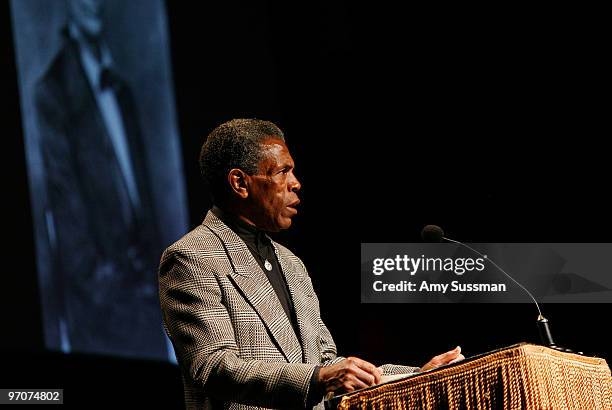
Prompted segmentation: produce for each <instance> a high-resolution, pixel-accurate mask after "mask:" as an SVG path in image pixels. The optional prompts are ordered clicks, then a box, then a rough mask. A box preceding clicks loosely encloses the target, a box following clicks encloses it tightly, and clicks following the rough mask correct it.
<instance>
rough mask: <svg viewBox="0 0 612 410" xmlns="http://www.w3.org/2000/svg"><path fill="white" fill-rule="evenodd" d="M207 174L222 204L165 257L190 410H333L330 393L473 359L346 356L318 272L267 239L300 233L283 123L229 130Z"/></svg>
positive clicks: (220, 134)
mask: <svg viewBox="0 0 612 410" xmlns="http://www.w3.org/2000/svg"><path fill="white" fill-rule="evenodd" d="M200 166H201V170H202V174H203V176H204V177H205V179H206V181H207V182H208V185H209V187H210V189H211V192H212V193H213V200H214V203H215V206H214V207H213V208H212V210H211V211H209V212H208V214H207V215H206V217H205V219H204V221H203V222H202V224H201V225H200V226H198V227H197V228H195V229H194V230H193V231H191V232H190V233H188V234H187V235H185V236H184V237H183V238H182V239H180V240H179V241H178V242H176V243H174V244H173V245H172V246H170V247H169V248H168V249H167V250H166V251H165V252H164V254H163V256H162V260H161V264H160V270H159V286H160V299H161V307H162V311H163V316H164V324H165V326H166V330H167V332H168V335H169V336H170V339H171V340H172V343H173V345H174V348H175V351H176V354H177V358H178V361H179V365H180V366H181V369H182V375H183V383H184V387H185V401H186V405H187V408H188V409H202V408H219V409H222V408H223V409H224V408H261V407H264V408H269V407H273V408H312V407H314V406H316V407H318V408H322V407H323V404H322V400H323V396H324V394H326V393H330V392H334V393H341V392H347V391H353V390H356V389H360V388H364V387H367V386H369V385H372V384H374V383H378V382H380V380H381V376H382V375H383V374H387V375H388V374H397V373H413V372H415V371H419V370H428V369H431V368H434V367H437V366H440V365H443V364H447V363H452V362H455V361H459V360H461V359H463V356H462V355H461V352H460V348H456V349H454V350H451V351H449V352H446V353H444V354H441V355H439V356H436V357H434V358H433V359H432V360H430V361H429V362H428V363H427V364H425V365H424V366H423V367H421V368H418V367H410V366H400V365H389V364H386V365H383V366H380V367H376V366H375V365H373V364H371V363H369V362H367V361H365V360H362V359H359V358H356V357H349V358H344V357H341V356H338V355H337V352H336V345H335V344H334V340H333V338H332V335H331V334H330V332H329V330H328V329H327V327H326V326H325V324H324V323H323V320H322V319H321V314H320V312H319V301H318V299H317V295H316V294H315V292H314V289H313V287H312V282H311V280H310V277H309V275H308V272H307V271H306V267H305V266H304V264H303V263H302V261H301V260H300V259H299V258H298V257H297V256H295V255H294V254H293V253H292V252H291V251H290V250H289V249H287V248H285V247H284V246H282V245H280V244H278V243H276V242H274V241H273V240H271V239H270V237H269V236H268V235H267V232H278V231H280V230H283V229H288V228H289V227H290V226H291V223H292V218H293V217H294V216H295V215H296V214H297V212H298V211H297V206H298V204H299V202H300V201H299V198H298V193H299V191H300V188H301V184H300V182H299V181H298V179H297V178H296V176H295V174H294V172H293V171H294V162H293V158H292V157H291V154H290V153H289V149H288V148H287V145H286V144H285V137H284V136H283V133H282V132H281V130H280V129H279V128H278V127H277V126H276V125H274V124H273V123H271V122H268V121H261V120H249V119H243V120H232V121H229V122H227V123H225V124H222V125H220V126H219V127H217V128H216V129H215V130H213V131H212V133H211V134H210V135H209V137H208V139H207V141H206V143H205V144H204V146H203V147H202V151H201V155H200ZM314 246H321V245H320V244H315V245H314Z"/></svg>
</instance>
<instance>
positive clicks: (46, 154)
mask: <svg viewBox="0 0 612 410" xmlns="http://www.w3.org/2000/svg"><path fill="white" fill-rule="evenodd" d="M64 37H65V39H64V45H63V47H62V48H61V49H60V50H59V52H58V53H57V55H56V56H55V57H54V59H53V60H52V62H51V63H50V65H49V67H48V69H47V70H46V72H45V73H44V74H43V76H42V77H41V78H40V80H39V81H38V83H37V84H36V88H35V93H36V94H35V105H36V110H37V113H36V114H37V119H38V128H39V134H40V148H41V152H42V157H43V173H44V178H45V181H46V190H47V195H46V197H47V203H46V204H45V209H46V215H45V218H46V221H47V228H48V229H47V231H48V238H49V250H50V254H51V257H52V264H53V267H52V278H51V279H49V284H48V286H49V288H48V289H47V290H48V291H49V290H51V291H54V292H57V294H56V295H54V297H55V300H57V301H58V302H59V303H58V305H59V306H58V308H57V311H56V312H53V314H50V312H46V313H47V315H46V317H50V316H52V315H53V316H58V317H57V318H55V319H56V320H58V321H61V323H62V324H63V325H62V331H63V332H64V333H65V334H64V335H63V337H64V338H67V339H68V340H67V341H64V340H62V343H67V344H69V348H70V350H76V351H81V352H98V353H111V354H121V355H132V354H133V355H138V356H147V357H159V358H165V357H166V355H167V353H166V347H165V341H164V336H163V329H162V325H161V317H160V314H159V307H158V303H157V294H156V290H157V289H156V282H155V272H156V271H157V261H158V260H159V254H160V253H161V250H162V249H161V246H160V245H159V244H156V241H157V240H158V239H157V238H158V234H157V229H156V221H155V217H154V215H153V205H152V199H151V187H150V184H149V181H148V176H147V174H148V167H147V163H146V161H145V158H146V156H145V155H144V153H145V142H144V141H143V136H142V133H141V130H140V127H139V124H138V113H137V110H136V107H135V104H134V101H133V98H132V95H131V92H130V90H129V88H128V86H127V84H126V83H125V81H123V80H122V79H121V78H120V77H119V76H118V75H116V76H115V78H114V80H115V85H116V87H115V96H116V101H117V103H118V106H119V110H120V115H121V118H122V120H123V125H124V130H125V137H126V140H127V145H128V146H127V149H128V151H129V153H130V157H131V166H132V169H133V175H134V180H135V183H136V186H137V189H138V195H139V197H140V201H141V206H140V207H139V209H138V210H137V211H134V212H133V215H132V218H131V219H126V216H125V209H126V200H125V199H126V196H127V193H126V186H125V182H124V180H123V177H122V174H121V169H120V164H119V162H118V159H117V157H116V153H115V150H114V148H113V145H112V141H111V139H110V138H109V134H108V132H107V129H106V126H105V123H104V121H103V118H102V115H101V112H100V108H99V107H98V104H97V101H96V98H95V95H94V93H93V91H92V88H91V85H90V83H89V81H88V78H87V76H86V73H85V71H84V67H83V66H82V62H81V58H80V54H79V48H78V47H79V46H78V43H77V42H76V41H75V40H74V39H72V38H71V37H70V36H69V35H68V32H67V30H64ZM58 343H59V342H56V343H53V342H52V343H51V344H58ZM55 347H57V346H55Z"/></svg>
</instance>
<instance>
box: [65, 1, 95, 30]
mask: <svg viewBox="0 0 612 410" xmlns="http://www.w3.org/2000/svg"><path fill="white" fill-rule="evenodd" d="M102 3H103V1H102V0H69V2H68V4H69V6H70V15H71V17H72V21H74V23H75V24H76V25H77V26H78V27H79V29H80V30H81V32H82V33H83V34H85V35H86V36H87V37H89V38H98V37H100V34H101V32H102Z"/></svg>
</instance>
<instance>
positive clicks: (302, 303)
mask: <svg viewBox="0 0 612 410" xmlns="http://www.w3.org/2000/svg"><path fill="white" fill-rule="evenodd" d="M272 244H273V245H274V252H275V253H276V257H277V258H278V260H279V261H280V265H281V268H282V270H283V273H284V275H285V279H286V281H287V285H288V286H289V293H290V294H291V299H292V300H293V306H294V308H295V312H296V317H297V322H298V327H299V329H300V335H299V336H300V341H301V346H302V349H303V355H304V362H305V363H319V362H320V360H318V358H316V359H313V358H311V357H310V354H309V353H310V352H311V350H312V349H310V348H309V341H312V340H313V338H311V337H310V335H309V334H308V331H309V330H311V329H312V325H310V326H309V325H308V323H307V322H306V321H305V319H306V318H305V313H306V312H311V311H312V306H309V304H310V303H312V301H311V300H309V299H310V298H312V296H313V295H312V294H305V293H304V292H303V291H301V290H300V287H299V286H298V284H299V283H301V282H302V281H304V280H305V279H306V277H305V276H304V275H305V272H304V273H301V271H302V270H301V269H298V267H296V266H295V264H294V263H292V262H291V261H290V260H289V259H288V258H286V257H284V255H283V254H282V251H281V250H280V249H279V248H278V247H277V246H276V243H275V242H274V241H272Z"/></svg>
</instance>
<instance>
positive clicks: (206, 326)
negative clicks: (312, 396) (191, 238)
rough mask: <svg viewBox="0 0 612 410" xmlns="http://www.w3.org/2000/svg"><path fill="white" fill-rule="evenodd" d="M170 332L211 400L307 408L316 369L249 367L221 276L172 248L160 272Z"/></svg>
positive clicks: (189, 372)
mask: <svg viewBox="0 0 612 410" xmlns="http://www.w3.org/2000/svg"><path fill="white" fill-rule="evenodd" d="M159 290H160V302H161V308H162V314H163V320H164V326H165V328H166V331H167V333H168V335H169V337H170V339H171V340H172V342H173V345H174V348H175V352H176V355H177V359H178V361H179V365H180V366H181V368H182V371H183V373H184V376H185V377H188V378H190V379H191V380H192V381H193V382H194V383H195V385H196V386H198V385H199V386H200V387H201V388H202V389H203V390H204V392H205V394H206V395H207V396H210V397H213V398H216V399H219V400H222V401H232V402H238V403H242V404H248V405H254V406H263V407H281V408H304V407H305V406H306V404H307V402H306V400H307V397H308V390H309V387H310V381H311V377H312V375H313V373H314V370H315V367H316V366H315V365H314V364H305V363H282V362H264V361H261V360H249V361H245V360H243V359H241V358H240V357H239V350H238V346H237V343H236V339H235V336H234V329H233V325H232V320H231V318H230V315H229V312H228V310H227V308H226V307H225V305H224V304H223V295H222V292H221V288H220V286H219V283H218V282H217V277H216V276H215V273H214V272H212V271H211V269H210V268H209V267H207V264H206V259H205V258H204V257H202V255H201V254H200V255H198V254H197V252H196V251H192V250H190V249H185V248H183V249H178V248H173V247H171V248H168V249H167V250H166V252H164V254H163V256H162V261H161V264H160V270H159Z"/></svg>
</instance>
